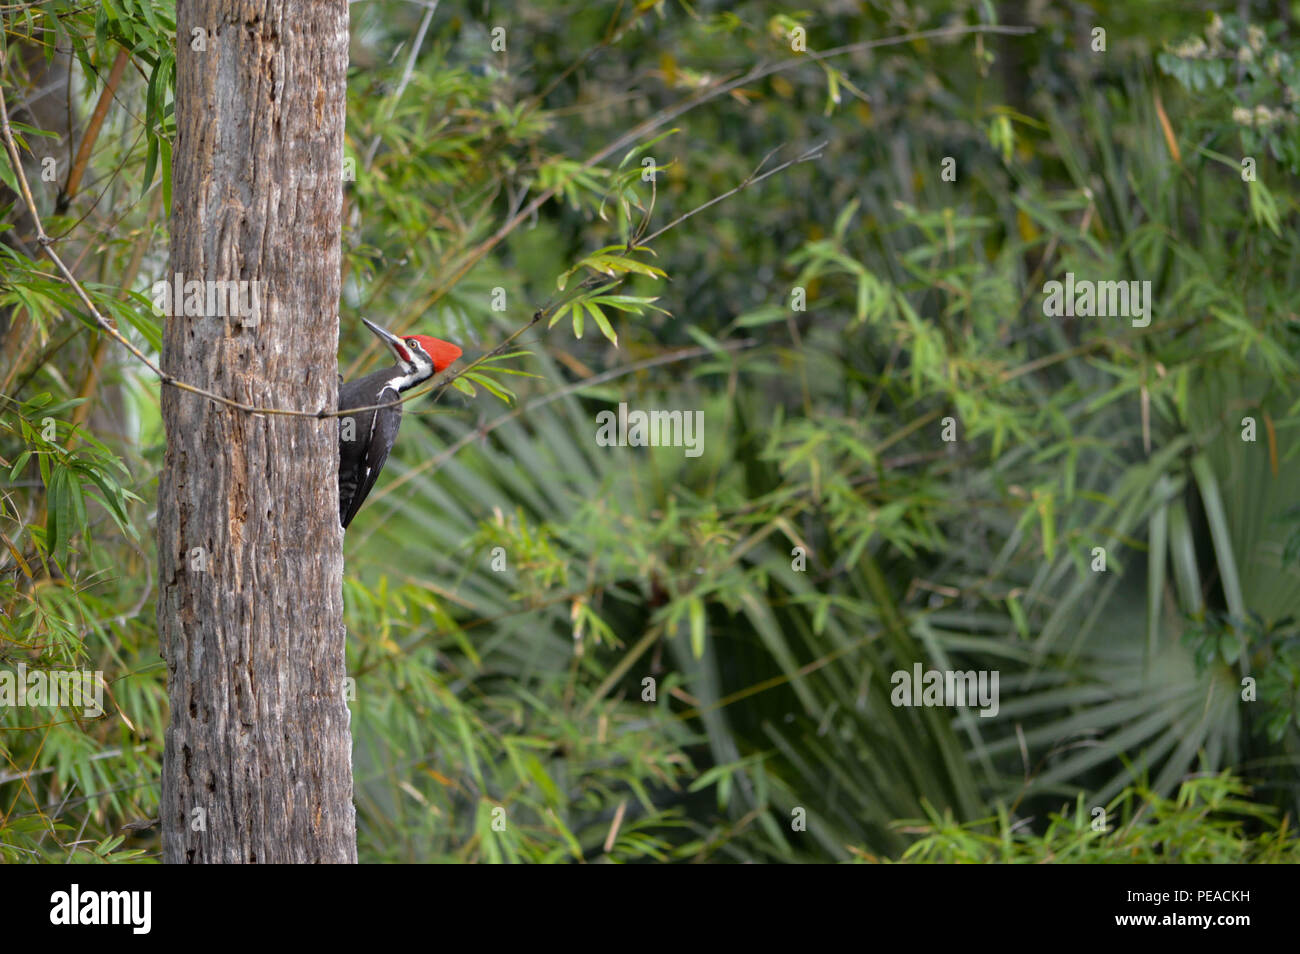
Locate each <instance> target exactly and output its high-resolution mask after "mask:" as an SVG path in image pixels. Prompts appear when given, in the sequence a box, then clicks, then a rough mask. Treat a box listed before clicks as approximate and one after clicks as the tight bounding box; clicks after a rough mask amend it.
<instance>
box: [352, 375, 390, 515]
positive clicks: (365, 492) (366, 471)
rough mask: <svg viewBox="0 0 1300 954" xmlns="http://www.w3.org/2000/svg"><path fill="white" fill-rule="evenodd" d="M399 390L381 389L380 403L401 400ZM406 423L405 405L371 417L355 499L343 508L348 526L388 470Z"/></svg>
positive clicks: (381, 410)
mask: <svg viewBox="0 0 1300 954" xmlns="http://www.w3.org/2000/svg"><path fill="white" fill-rule="evenodd" d="M397 396H398V395H397V392H396V391H394V390H392V389H391V388H385V389H384V390H383V391H381V392H380V394H379V398H378V400H377V401H376V402H375V403H377V404H380V403H383V402H385V401H393V400H396V399H397ZM401 426H402V408H401V406H400V405H399V406H398V407H386V408H381V409H380V410H378V411H375V413H374V416H373V417H371V419H370V434H369V435H368V436H367V439H366V445H365V446H366V453H365V457H364V458H363V459H362V460H361V462H360V467H359V468H358V472H357V485H356V489H354V490H353V491H352V499H351V500H350V501H348V502H347V504H346V507H345V508H344V510H343V517H342V519H341V520H340V521H339V522H340V523H341V524H342V525H343V527H344V529H346V528H347V525H348V524H350V523H351V522H352V518H353V517H355V516H356V515H357V511H358V510H360V509H361V505H362V504H363V503H365V501H366V497H368V496H370V489H371V488H372V487H374V486H375V481H376V480H377V479H378V478H379V472H380V471H381V470H383V469H384V464H385V463H386V462H387V460H388V449H389V448H390V447H392V446H393V442H394V441H396V440H397V429H398V428H399V427H401Z"/></svg>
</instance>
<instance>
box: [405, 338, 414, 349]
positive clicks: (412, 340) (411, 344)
mask: <svg viewBox="0 0 1300 954" xmlns="http://www.w3.org/2000/svg"><path fill="white" fill-rule="evenodd" d="M406 343H407V344H409V345H410V346H411V347H412V348H414V347H415V339H414V338H407V339H406Z"/></svg>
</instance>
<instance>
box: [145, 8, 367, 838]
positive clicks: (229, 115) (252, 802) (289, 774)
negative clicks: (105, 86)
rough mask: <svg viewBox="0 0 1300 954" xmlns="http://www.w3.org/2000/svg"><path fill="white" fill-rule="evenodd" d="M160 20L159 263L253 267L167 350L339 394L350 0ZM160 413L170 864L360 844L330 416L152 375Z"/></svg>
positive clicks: (277, 393) (201, 369)
mask: <svg viewBox="0 0 1300 954" xmlns="http://www.w3.org/2000/svg"><path fill="white" fill-rule="evenodd" d="M176 20H177V33H178V41H177V62H176V144H175V148H174V152H173V157H172V163H173V172H174V179H173V183H174V184H173V190H172V196H173V199H172V210H171V263H170V268H169V273H168V275H167V276H166V278H167V279H168V280H169V281H172V282H175V279H176V276H177V274H178V273H179V274H180V275H181V276H183V280H184V281H185V282H186V283H188V282H190V281H193V280H196V279H197V280H201V281H206V282H209V283H212V282H227V281H245V282H262V283H263V285H262V286H260V287H261V293H260V295H259V296H258V306H259V307H258V308H257V311H256V313H254V314H251V315H249V316H248V317H241V316H240V315H239V314H236V315H235V316H233V317H230V316H227V317H222V316H221V315H222V313H223V312H229V311H232V310H237V309H236V308H233V307H232V306H231V305H230V304H227V305H226V307H225V308H222V307H219V306H220V302H217V301H215V298H216V296H215V295H214V296H213V300H208V298H207V292H206V289H207V288H211V287H213V286H211V285H209V286H206V287H205V290H204V302H203V306H204V312H203V315H202V316H199V317H192V316H188V315H187V316H175V315H171V316H169V317H168V318H167V319H166V331H165V336H164V342H163V359H162V366H163V369H164V371H165V372H166V373H168V374H170V375H172V376H174V377H175V378H177V379H180V380H183V381H187V382H190V383H192V384H195V385H198V386H199V387H202V388H205V389H207V390H209V391H212V392H215V393H217V394H221V395H224V396H226V397H228V398H232V399H235V400H239V401H242V402H244V403H249V404H255V405H259V406H274V407H281V408H299V409H303V410H308V411H319V410H322V409H324V410H333V408H334V407H335V401H336V400H337V389H338V385H337V378H336V371H337V358H336V355H337V346H338V320H337V315H338V300H339V260H340V246H339V241H340V215H341V209H342V182H341V165H342V158H343V122H344V91H345V83H346V68H347V41H348V11H347V0H262V2H258V3H241V2H235V0H180V2H179V3H177V8H176ZM195 31H202V32H201V33H200V32H195ZM255 287H257V286H252V285H250V286H247V288H248V290H249V292H250V294H249V295H248V297H246V298H245V299H242V300H241V301H240V303H239V304H240V306H241V307H242V309H243V310H244V311H248V310H249V306H251V305H252V295H251V291H252V289H253V288H255ZM192 289H193V286H190V287H187V288H185V292H186V293H187V294H186V298H185V300H189V298H188V292H189V291H191V290H192ZM226 291H227V292H228V291H229V290H228V289H226ZM227 298H228V296H227ZM197 300H198V299H197V297H196V298H195V299H194V301H196V302H197ZM214 304H215V305H218V307H217V308H216V309H215V311H214V310H213V305H214ZM162 411H163V421H164V424H165V425H166V429H167V453H166V460H165V463H164V469H163V476H162V480H161V483H160V486H159V488H158V562H159V576H160V579H159V583H160V599H159V601H158V629H159V637H160V642H161V647H162V652H163V656H164V658H165V659H166V661H167V667H168V673H169V676H170V680H169V686H168V693H169V696H170V700H171V721H170V724H169V726H168V728H167V738H166V750H165V753H164V756H163V775H162V804H161V808H160V818H161V825H162V838H163V860H164V861H166V862H171V863H185V862H193V863H197V862H355V861H356V827H355V813H354V810H353V806H352V768H351V735H350V731H349V724H348V723H349V714H348V710H347V707H346V705H345V703H344V698H343V678H344V631H343V619H342V616H343V600H342V574H343V552H342V543H343V537H342V532H341V531H340V530H339V518H338V485H337V473H338V424H337V421H336V420H334V419H312V418H300V417H285V416H269V417H268V416H254V415H250V414H246V413H243V412H241V411H238V410H234V409H232V408H229V407H226V406H224V405H220V404H217V403H215V402H212V401H210V400H207V399H204V398H201V397H198V396H196V395H193V394H189V393H186V392H183V391H180V390H178V389H176V388H173V387H168V386H164V387H163V389H162Z"/></svg>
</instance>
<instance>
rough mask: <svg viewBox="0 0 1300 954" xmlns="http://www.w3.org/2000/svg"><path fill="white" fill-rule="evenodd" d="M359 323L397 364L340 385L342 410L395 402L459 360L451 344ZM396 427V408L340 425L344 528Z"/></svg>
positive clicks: (345, 420) (379, 467) (385, 456)
mask: <svg viewBox="0 0 1300 954" xmlns="http://www.w3.org/2000/svg"><path fill="white" fill-rule="evenodd" d="M361 320H362V321H364V322H365V323H366V327H367V328H369V329H370V330H371V331H373V332H374V333H375V334H377V335H378V336H379V339H380V340H381V341H383V342H384V344H386V345H388V347H389V349H390V350H391V351H392V352H393V356H394V357H396V358H397V364H395V365H394V366H393V367H391V368H384V369H383V370H382V371H376V372H374V373H373V374H367V375H366V376H365V377H364V378H358V379H357V380H356V381H348V382H347V383H345V384H341V385H339V408H340V409H341V410H344V411H346V410H347V409H348V408H353V407H373V406H374V405H376V404H387V403H388V402H390V401H396V400H397V398H398V396H399V395H401V393H402V392H403V391H406V390H408V389H410V388H413V387H415V386H416V385H417V384H419V383H420V382H421V381H427V380H429V378H431V377H433V376H434V375H435V374H441V373H442V372H443V371H445V370H447V368H449V367H451V365H452V364H453V363H454V362H455V360H456V359H457V358H459V357H460V356H461V350H460V349H459V348H457V347H456V346H455V345H454V344H451V343H450V342H447V341H440V340H439V339H437V338H430V337H428V336H427V335H407V336H406V337H405V338H399V337H397V336H396V335H393V334H389V333H388V332H387V331H385V330H384V329H383V328H380V327H379V326H378V325H377V324H375V323H374V322H371V321H366V319H365V318H362V319H361ZM401 424H402V406H401V405H400V404H397V405H394V406H393V407H385V408H380V409H379V410H377V411H358V412H357V413H356V414H354V415H352V416H351V417H344V418H342V419H341V421H340V422H339V523H341V524H342V525H343V526H344V527H347V525H348V524H349V523H351V522H352V518H353V517H355V516H356V515H357V511H358V510H360V509H361V504H362V503H364V502H365V499H366V496H367V495H368V494H369V493H370V488H371V487H373V486H374V485H375V479H376V478H377V477H378V476H379V472H380V471H381V470H383V469H384V462H385V461H386V460H388V452H389V451H390V450H392V448H393V443H394V442H395V441H396V440H397V429H398V428H399V427H400V426H401ZM349 425H351V426H349Z"/></svg>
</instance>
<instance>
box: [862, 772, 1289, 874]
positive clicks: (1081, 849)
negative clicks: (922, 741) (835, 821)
mask: <svg viewBox="0 0 1300 954" xmlns="http://www.w3.org/2000/svg"><path fill="white" fill-rule="evenodd" d="M1249 795H1250V790H1249V789H1248V788H1247V787H1246V786H1245V785H1243V784H1242V783H1241V782H1240V781H1239V780H1238V779H1234V778H1233V777H1232V776H1231V775H1229V774H1227V773H1224V774H1221V775H1214V776H1209V777H1202V778H1189V779H1188V780H1187V781H1185V782H1183V784H1182V785H1180V786H1179V788H1178V793H1177V794H1176V795H1175V796H1173V797H1170V798H1164V797H1161V796H1160V795H1158V794H1156V793H1154V792H1152V791H1150V790H1149V789H1145V788H1142V787H1137V786H1135V787H1132V788H1126V789H1125V790H1124V791H1123V792H1121V793H1120V794H1119V795H1117V796H1115V798H1113V799H1112V800H1111V801H1110V803H1109V804H1107V805H1106V806H1105V808H1104V809H1101V808H1099V811H1100V812H1102V813H1104V814H1099V813H1098V812H1094V811H1089V810H1088V809H1087V808H1086V806H1085V804H1084V797H1083V795H1082V794H1080V795H1079V797H1078V800H1077V801H1076V802H1075V805H1074V810H1073V811H1069V810H1068V809H1062V810H1061V811H1060V812H1054V813H1052V814H1051V815H1050V816H1049V817H1048V821H1047V825H1046V828H1045V829H1044V830H1043V832H1042V833H1041V834H1036V833H1035V832H1034V831H1033V829H1031V828H1030V827H1028V826H1026V825H1023V824H1020V823H1019V822H1016V821H1014V820H1013V819H1012V817H1011V816H1010V815H1008V814H1007V813H1006V812H1000V813H999V814H997V815H996V816H993V817H991V818H987V819H981V820H979V821H975V822H969V823H966V824H958V823H956V822H955V821H954V820H953V818H952V817H951V816H940V815H939V814H938V813H937V812H934V811H930V812H929V813H927V817H926V818H925V819H919V820H916V821H903V822H899V825H900V826H901V827H906V828H907V829H908V830H909V832H911V833H913V834H917V835H919V836H920V838H919V839H918V840H917V841H916V843H915V844H913V845H912V846H911V847H910V848H908V850H907V851H906V852H905V853H904V854H903V856H902V858H901V859H900V860H901V861H904V862H912V863H916V862H930V863H941V864H1042V863H1044V862H1053V863H1058V864H1059V863H1067V862H1068V863H1073V864H1129V865H1132V864H1146V865H1150V864H1295V863H1296V862H1297V861H1300V838H1297V836H1296V832H1295V829H1294V827H1293V826H1292V825H1290V824H1289V823H1288V819H1281V820H1279V819H1277V818H1276V817H1275V815H1274V813H1273V812H1272V811H1270V810H1269V809H1267V808H1264V807H1261V806H1260V805H1258V804H1256V803H1254V802H1252V801H1250V800H1249V797H1248V796H1249ZM1260 826H1262V831H1261V832H1260V833H1259V834H1256V835H1252V834H1250V833H1248V831H1247V829H1248V827H1249V828H1257V827H1260ZM861 857H862V860H876V859H874V858H871V857H870V856H869V855H867V854H866V853H865V852H864V853H862V855H861Z"/></svg>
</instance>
